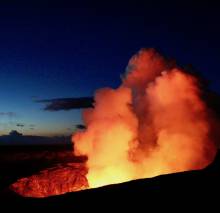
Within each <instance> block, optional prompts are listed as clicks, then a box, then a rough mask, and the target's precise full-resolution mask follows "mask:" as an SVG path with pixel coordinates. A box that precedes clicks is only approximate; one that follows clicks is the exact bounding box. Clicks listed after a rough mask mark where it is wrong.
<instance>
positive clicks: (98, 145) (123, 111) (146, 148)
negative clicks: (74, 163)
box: [72, 49, 216, 187]
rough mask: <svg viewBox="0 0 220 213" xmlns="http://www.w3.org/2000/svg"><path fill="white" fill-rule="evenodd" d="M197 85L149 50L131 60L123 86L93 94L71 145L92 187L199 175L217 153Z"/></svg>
mask: <svg viewBox="0 0 220 213" xmlns="http://www.w3.org/2000/svg"><path fill="white" fill-rule="evenodd" d="M207 111H208V110H207V108H206V105H205V104H204V103H203V102H202V100H201V99H200V90H199V87H198V82H197V80H196V79H195V78H194V77H193V76H191V75H189V74H187V73H186V72H185V71H184V70H183V69H181V68H177V67H176V66H175V65H173V64H171V63H170V62H168V61H166V60H165V59H164V58H163V57H162V56H160V55H159V54H158V53H157V52H156V51H155V50H153V49H148V50H146V49H143V50H141V51H139V53H138V54H137V55H135V56H133V57H132V58H131V60H130V61H129V64H128V67H127V71H126V73H125V75H124V77H123V79H122V84H121V85H120V86H119V87H118V88H117V89H111V88H104V89H100V90H98V91H97V92H96V93H95V103H94V108H91V109H87V110H85V111H84V112H83V119H84V122H85V125H86V126H87V129H86V130H83V131H78V132H76V133H75V134H74V135H73V137H72V140H73V142H74V148H75V153H76V154H77V155H87V156H88V161H87V167H88V174H87V179H88V182H89V186H90V187H99V186H103V185H107V184H113V183H119V182H125V181H129V180H133V179H138V178H146V177H153V176H157V175H160V174H166V173H173V172H179V171H187V170H193V169H202V168H204V167H205V166H207V165H208V164H209V163H210V162H211V161H212V160H213V158H214V156H215V153H216V148H215V145H214V143H213V141H211V140H210V139H209V138H210V137H209V135H210V132H211V130H212V127H211V122H210V120H209V117H208V113H207Z"/></svg>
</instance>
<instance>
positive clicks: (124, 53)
mask: <svg viewBox="0 0 220 213" xmlns="http://www.w3.org/2000/svg"><path fill="white" fill-rule="evenodd" d="M42 2H44V3H41V4H40V3H38V4H32V3H29V4H23V3H19V4H18V3H16V4H9V3H5V4H3V3H0V100H1V102H0V135H2V134H7V133H8V132H9V131H11V130H12V129H15V130H18V131H19V132H22V133H23V134H31V135H62V134H70V133H71V132H72V131H73V130H74V125H76V124H79V123H81V114H80V112H81V110H79V109H74V110H68V111H67V110H61V111H56V110H53V111H50V110H49V111H48V110H44V108H45V104H46V103H45V102H39V100H50V99H55V100H56V99H59V98H61V99H63V98H77V97H89V96H92V95H93V92H94V91H95V90H96V89H98V88H100V87H104V86H111V87H117V86H118V85H119V83H120V74H122V73H123V72H124V70H125V67H126V65H127V63H128V60H129V59H130V57H131V56H132V55H133V54H135V53H136V52H137V51H138V50H139V49H140V48H142V47H154V48H156V49H157V50H158V51H160V52H161V53H162V54H164V55H166V56H169V57H172V58H175V59H176V60H177V63H178V64H180V65H186V64H193V66H194V67H195V68H196V69H197V70H199V71H200V72H201V73H202V74H203V75H204V76H205V77H206V78H207V79H208V80H209V81H210V84H211V88H212V89H213V90H215V91H218V92H220V86H219V85H220V79H219V77H218V72H219V59H220V58H219V56H220V42H219V38H220V27H219V23H220V14H219V8H218V7H217V4H216V5H212V4H211V3H210V4H203V3H200V2H199V3H197V4H196V3H194V4H193V3H189V4H187V3H186V2H184V4H181V3H179V2H178V3H175V4H168V3H166V4H160V3H149V1H146V2H147V3H146V4H141V3H138V2H136V3H134V4H128V3H126V4H125V3H124V4H122V3H121V4H120V3H117V4H116V5H109V4H107V3H106V2H105V3H103V5H101V4H99V3H98V2H97V3H96V2H95V1H88V2H87V3H86V2H84V3H79V4H72V5H70V4H69V5H64V4H62V5H60V4H56V3H53V4H49V3H48V1H42ZM54 2H55V1H54ZM89 2H90V3H89ZM91 3H92V4H91Z"/></svg>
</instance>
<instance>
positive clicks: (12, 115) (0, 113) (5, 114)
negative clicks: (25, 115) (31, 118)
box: [0, 112, 16, 117]
mask: <svg viewBox="0 0 220 213" xmlns="http://www.w3.org/2000/svg"><path fill="white" fill-rule="evenodd" d="M0 116H8V117H15V116H16V113H15V112H0Z"/></svg>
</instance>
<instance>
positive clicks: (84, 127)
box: [76, 124, 86, 129]
mask: <svg viewBox="0 0 220 213" xmlns="http://www.w3.org/2000/svg"><path fill="white" fill-rule="evenodd" d="M76 128H77V129H86V126H84V125H82V124H77V125H76Z"/></svg>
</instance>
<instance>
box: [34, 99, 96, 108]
mask: <svg viewBox="0 0 220 213" xmlns="http://www.w3.org/2000/svg"><path fill="white" fill-rule="evenodd" d="M37 102H39V103H47V105H46V107H45V108H44V110H48V111H59V110H71V109H80V108H88V107H92V103H93V98H92V97H80V98H57V99H48V100H39V101H37Z"/></svg>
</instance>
